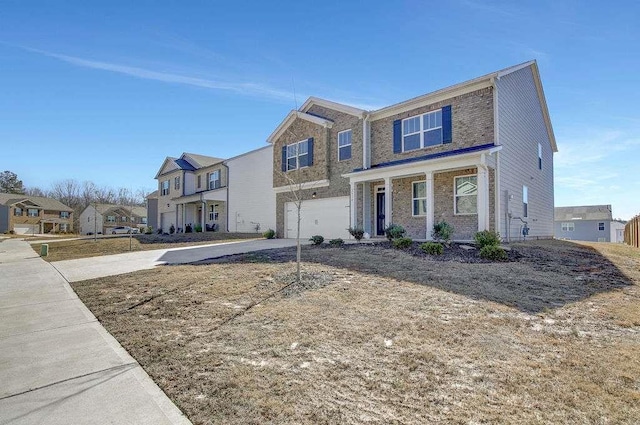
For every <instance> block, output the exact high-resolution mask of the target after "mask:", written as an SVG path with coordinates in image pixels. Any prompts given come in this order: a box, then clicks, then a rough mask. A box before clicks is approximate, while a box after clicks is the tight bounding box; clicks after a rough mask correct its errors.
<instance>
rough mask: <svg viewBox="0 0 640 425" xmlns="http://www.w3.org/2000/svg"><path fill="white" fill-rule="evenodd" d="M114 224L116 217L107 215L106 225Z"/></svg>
mask: <svg viewBox="0 0 640 425" xmlns="http://www.w3.org/2000/svg"><path fill="white" fill-rule="evenodd" d="M115 222H116V216H115V215H108V216H107V223H115Z"/></svg>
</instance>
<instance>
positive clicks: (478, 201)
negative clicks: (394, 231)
mask: <svg viewBox="0 0 640 425" xmlns="http://www.w3.org/2000/svg"><path fill="white" fill-rule="evenodd" d="M497 150H499V147H492V148H486V149H483V150H476V151H472V152H464V153H461V154H457V155H451V156H439V157H436V158H426V159H424V158H419V159H418V160H411V161H406V162H402V161H395V162H392V163H389V164H385V165H381V166H377V167H371V168H369V169H365V170H356V171H354V172H352V173H349V174H347V175H345V177H348V178H349V182H350V185H351V192H350V198H351V199H350V205H351V211H350V212H351V217H350V222H351V226H352V227H355V226H358V227H362V228H364V230H365V232H367V233H368V234H369V235H371V237H383V236H384V229H385V228H386V227H387V226H389V225H390V224H392V223H393V224H399V225H401V226H402V227H404V228H405V230H406V231H407V233H406V236H408V237H411V238H413V239H418V240H431V239H432V237H431V232H432V230H433V225H434V224H435V223H436V222H438V221H441V220H444V221H446V222H447V223H449V224H451V225H453V227H454V230H455V231H454V239H456V240H471V239H473V235H474V234H475V233H476V232H477V231H479V230H495V228H496V223H495V219H496V217H497V216H496V211H495V205H496V202H495V201H496V200H495V178H496V173H495V163H496V159H495V156H494V155H493V154H494V153H495V152H497Z"/></svg>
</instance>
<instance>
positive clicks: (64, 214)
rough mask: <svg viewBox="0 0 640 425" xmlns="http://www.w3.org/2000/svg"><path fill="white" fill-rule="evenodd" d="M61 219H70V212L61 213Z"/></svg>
mask: <svg viewBox="0 0 640 425" xmlns="http://www.w3.org/2000/svg"><path fill="white" fill-rule="evenodd" d="M60 218H69V211H60Z"/></svg>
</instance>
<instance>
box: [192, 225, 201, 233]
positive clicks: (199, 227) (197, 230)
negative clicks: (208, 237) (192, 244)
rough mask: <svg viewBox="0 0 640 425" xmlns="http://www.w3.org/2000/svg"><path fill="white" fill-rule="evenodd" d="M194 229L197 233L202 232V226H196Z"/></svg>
mask: <svg viewBox="0 0 640 425" xmlns="http://www.w3.org/2000/svg"><path fill="white" fill-rule="evenodd" d="M193 229H194V230H195V231H196V233H200V232H202V226H201V225H199V224H196V225H195V227H194V228H193Z"/></svg>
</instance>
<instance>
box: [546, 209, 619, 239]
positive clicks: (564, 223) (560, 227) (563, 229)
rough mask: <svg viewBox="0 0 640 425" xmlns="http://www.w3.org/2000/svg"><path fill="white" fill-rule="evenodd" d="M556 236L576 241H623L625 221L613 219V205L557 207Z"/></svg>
mask: <svg viewBox="0 0 640 425" xmlns="http://www.w3.org/2000/svg"><path fill="white" fill-rule="evenodd" d="M555 237H556V238H557V239H569V240H575V241H592V242H623V241H624V223H621V222H619V221H617V220H613V215H612V212H611V205H584V206H574V207H556V209H555Z"/></svg>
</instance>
